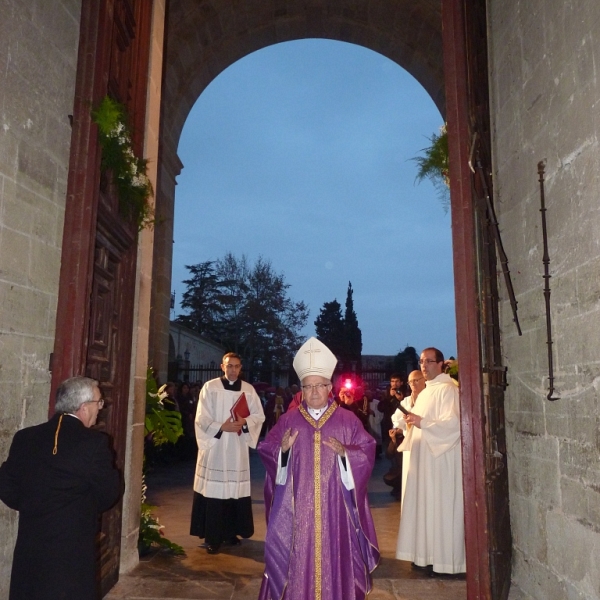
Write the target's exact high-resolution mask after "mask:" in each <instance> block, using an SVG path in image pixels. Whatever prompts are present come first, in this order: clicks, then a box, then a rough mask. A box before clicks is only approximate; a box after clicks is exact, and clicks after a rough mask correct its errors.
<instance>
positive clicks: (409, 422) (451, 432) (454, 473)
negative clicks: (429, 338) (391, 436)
mask: <svg viewBox="0 0 600 600" xmlns="http://www.w3.org/2000/svg"><path fill="white" fill-rule="evenodd" d="M419 363H420V365H421V373H422V375H423V377H424V378H425V380H426V387H425V389H424V390H423V391H422V392H421V393H420V394H419V396H418V399H417V401H416V402H415V404H414V406H413V407H412V408H411V409H410V410H408V411H407V412H408V414H406V415H404V419H403V420H404V422H405V425H403V428H404V427H405V430H406V436H405V438H404V441H403V442H402V444H401V445H400V447H399V450H400V451H410V459H409V464H408V469H407V470H408V473H407V479H406V487H405V492H404V498H403V502H402V513H401V518H400V532H399V535H398V545H397V549H396V558H398V559H400V560H407V561H411V562H412V563H413V565H414V566H415V567H417V568H423V569H427V570H428V571H431V572H432V573H440V574H457V573H464V572H465V570H466V559H465V534H464V502H463V485H462V458H461V445H460V405H459V393H458V387H457V386H456V384H455V383H454V381H453V380H452V378H451V377H450V376H449V375H447V374H446V373H444V355H443V354H442V353H441V352H440V351H439V350H438V349H437V348H425V350H423V352H421V360H420V361H419ZM411 375H412V373H411ZM406 467H407V465H406V464H405V468H406Z"/></svg>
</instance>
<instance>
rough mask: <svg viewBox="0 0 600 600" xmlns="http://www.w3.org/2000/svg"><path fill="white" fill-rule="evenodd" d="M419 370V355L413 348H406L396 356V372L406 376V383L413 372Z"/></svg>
mask: <svg viewBox="0 0 600 600" xmlns="http://www.w3.org/2000/svg"><path fill="white" fill-rule="evenodd" d="M418 368H419V355H418V354H417V351H416V350H415V349H414V348H413V347H412V346H406V348H404V350H402V351H401V352H398V354H396V356H394V371H396V372H397V373H401V374H402V375H404V381H407V380H408V376H409V375H410V373H411V371H414V370H416V369H418Z"/></svg>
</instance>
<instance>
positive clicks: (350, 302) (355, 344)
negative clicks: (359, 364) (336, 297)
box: [344, 282, 362, 361]
mask: <svg viewBox="0 0 600 600" xmlns="http://www.w3.org/2000/svg"><path fill="white" fill-rule="evenodd" d="M353 295H354V290H353V289H352V283H350V282H348V292H347V294H346V310H345V312H344V338H345V341H346V358H347V360H351V361H353V360H355V361H360V357H361V354H362V331H361V330H360V327H359V326H358V318H357V317H356V312H355V310H354V299H353Z"/></svg>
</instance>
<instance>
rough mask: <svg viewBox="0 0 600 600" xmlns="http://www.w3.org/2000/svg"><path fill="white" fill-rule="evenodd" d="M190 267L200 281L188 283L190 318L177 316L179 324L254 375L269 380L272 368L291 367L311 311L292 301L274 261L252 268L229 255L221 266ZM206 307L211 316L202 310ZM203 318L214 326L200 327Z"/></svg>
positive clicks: (261, 260) (262, 261) (216, 263)
mask: <svg viewBox="0 0 600 600" xmlns="http://www.w3.org/2000/svg"><path fill="white" fill-rule="evenodd" d="M206 265H209V266H210V269H207V268H206ZM186 268H188V269H189V270H190V271H191V272H193V273H194V274H195V276H194V277H192V278H190V279H188V280H186V281H184V283H185V284H186V285H187V286H188V289H187V291H186V292H185V293H184V296H183V298H184V299H183V301H182V304H181V306H182V308H184V309H187V310H189V311H190V314H187V315H182V316H180V317H178V321H179V322H181V323H184V324H187V325H188V326H190V327H191V328H192V329H194V330H195V331H199V332H200V331H202V332H204V335H206V336H207V337H209V338H210V339H212V340H214V341H216V342H219V343H220V344H222V345H223V346H224V347H225V348H226V349H227V350H233V351H235V352H238V353H239V354H240V355H241V356H242V357H243V359H244V364H245V368H246V370H247V371H249V372H251V373H253V374H254V375H257V376H258V375H261V376H264V377H270V373H271V370H272V368H273V367H275V368H277V367H278V366H279V367H287V366H288V365H289V363H290V361H291V357H292V356H293V353H294V351H295V350H296V348H297V347H298V346H299V344H300V335H299V333H300V331H301V329H302V328H303V327H304V325H305V324H306V321H307V319H308V308H307V306H306V304H305V303H304V302H294V301H292V300H291V299H290V298H289V296H288V290H289V288H290V285H289V284H287V283H286V282H285V277H284V275H283V274H282V273H276V272H275V271H274V269H273V266H272V264H271V261H269V260H267V259H264V258H263V257H259V258H258V260H257V261H256V263H255V264H254V265H253V266H251V265H250V264H249V262H248V259H247V258H246V256H242V257H241V258H239V259H238V258H237V257H235V256H234V255H233V254H231V253H230V252H229V253H227V254H226V255H225V256H224V257H223V258H221V259H218V260H217V261H214V262H212V261H207V262H206V263H200V264H199V265H194V266H192V267H189V266H188V267H186ZM209 275H210V276H211V278H210V285H208V283H207V278H208V276H209ZM212 276H214V277H212ZM207 293H208V294H209V297H207V296H206V294H207ZM192 299H193V302H192ZM184 303H185V304H184ZM206 305H209V306H210V307H211V311H208V310H204V311H201V310H200V308H205V307H206ZM201 316H206V317H207V318H211V319H212V321H211V326H210V327H209V326H208V325H207V323H204V322H199V319H200V318H201Z"/></svg>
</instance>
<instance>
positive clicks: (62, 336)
mask: <svg viewBox="0 0 600 600" xmlns="http://www.w3.org/2000/svg"><path fill="white" fill-rule="evenodd" d="M151 11H152V1H151V0H88V1H85V2H83V3H82V14H81V29H80V42H79V57H78V68H77V81H76V92H75V94H76V95H75V104H74V114H73V136H72V143H71V159H70V165H69V181H68V188H67V203H66V209H65V228H64V234H63V249H62V265H61V275H60V277H61V279H60V288H59V298H58V307H57V328H56V341H55V347H54V353H53V360H52V388H53V391H54V390H55V389H56V387H57V386H58V384H59V383H60V382H61V381H62V380H64V379H65V378H67V377H70V376H72V375H84V374H85V375H87V376H89V377H93V378H95V379H98V380H99V381H100V385H101V388H102V393H103V396H104V398H105V400H106V406H105V408H104V410H102V411H101V412H100V415H99V419H98V424H97V427H98V428H100V429H102V430H104V431H106V432H107V433H108V434H109V435H110V436H111V438H112V440H113V445H114V450H115V456H116V462H117V466H118V467H119V468H120V470H121V472H123V469H124V462H125V450H126V436H127V430H126V425H127V413H128V401H129V389H130V365H131V341H132V334H133V314H134V297H135V275H136V256H137V226H136V224H135V223H133V222H131V221H128V220H126V219H124V218H123V217H122V216H121V215H120V213H119V202H118V198H117V195H116V191H115V188H114V186H113V185H112V183H111V180H110V177H109V176H107V175H106V174H101V173H100V158H101V154H100V147H99V145H98V142H97V133H96V128H95V126H94V125H93V123H92V122H91V116H90V111H91V108H92V107H93V106H94V105H96V104H97V103H98V102H99V101H100V100H101V99H102V98H103V97H104V96H105V95H106V94H109V95H110V96H111V97H112V98H114V99H115V100H117V101H119V102H120V103H122V104H123V105H125V107H126V108H127V110H128V113H129V117H130V126H131V128H132V134H133V146H134V151H135V152H136V154H137V155H138V156H141V153H142V149H143V140H144V122H145V107H146V90H147V79H148V61H149V49H150V18H151ZM52 403H53V395H52V399H51V404H52ZM51 409H52V406H51ZM121 514H122V505H121V502H119V503H118V504H117V505H116V506H115V507H114V508H113V509H111V510H110V511H107V512H106V513H104V514H103V515H102V521H101V524H100V529H99V534H98V560H99V567H98V576H99V582H100V586H101V589H102V593H103V594H104V593H106V592H107V591H108V590H109V589H110V588H111V587H112V586H113V585H114V584H115V583H116V581H117V579H118V573H119V559H120V544H121Z"/></svg>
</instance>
